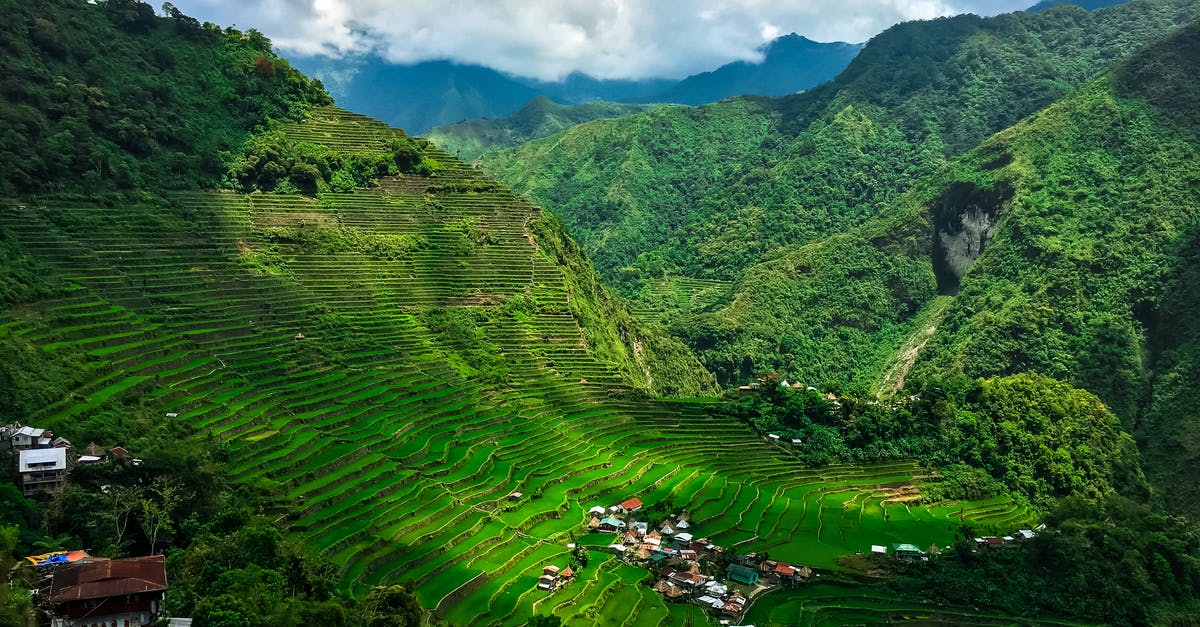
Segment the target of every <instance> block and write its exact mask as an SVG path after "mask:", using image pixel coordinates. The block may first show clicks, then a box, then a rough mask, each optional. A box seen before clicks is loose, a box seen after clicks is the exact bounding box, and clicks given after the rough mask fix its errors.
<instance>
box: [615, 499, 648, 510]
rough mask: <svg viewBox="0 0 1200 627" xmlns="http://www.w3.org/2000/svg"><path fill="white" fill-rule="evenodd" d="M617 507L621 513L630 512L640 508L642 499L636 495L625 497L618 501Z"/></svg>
mask: <svg viewBox="0 0 1200 627" xmlns="http://www.w3.org/2000/svg"><path fill="white" fill-rule="evenodd" d="M617 508H618V511H620V512H622V513H625V514H632V513H633V512H636V511H638V510H639V509H642V500H641V499H639V498H637V497H633V498H630V499H625V500H624V501H621V502H620V503H618V504H617Z"/></svg>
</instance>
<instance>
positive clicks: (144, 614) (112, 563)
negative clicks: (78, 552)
mask: <svg viewBox="0 0 1200 627" xmlns="http://www.w3.org/2000/svg"><path fill="white" fill-rule="evenodd" d="M166 590H167V566H166V561H165V559H164V558H163V556H162V555H151V556H149V557H133V558H129V559H120V560H108V559H98V560H92V561H84V562H79V563H76V564H67V565H64V566H60V567H58V568H56V569H55V571H54V578H53V581H52V583H51V584H50V604H51V605H52V606H53V607H54V614H55V619H54V623H53V624H54V626H55V627H87V626H91V625H151V624H154V623H155V622H156V621H157V620H158V619H159V617H160V616H161V615H162V599H163V594H164V593H165V592H166Z"/></svg>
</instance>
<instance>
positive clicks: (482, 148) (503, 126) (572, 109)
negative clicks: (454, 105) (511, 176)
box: [427, 96, 651, 161]
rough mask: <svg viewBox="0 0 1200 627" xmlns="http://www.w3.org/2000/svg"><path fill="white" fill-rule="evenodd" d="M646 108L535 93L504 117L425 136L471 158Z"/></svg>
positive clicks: (439, 129)
mask: <svg viewBox="0 0 1200 627" xmlns="http://www.w3.org/2000/svg"><path fill="white" fill-rule="evenodd" d="M650 107H651V105H638V104H618V103H615V102H604V101H597V102H585V103H580V104H575V105H560V104H557V103H555V102H554V101H552V100H550V99H549V98H547V97H545V96H538V97H537V98H534V99H532V100H530V101H529V102H527V103H525V106H524V107H521V109H520V110H519V111H517V112H516V113H513V114H512V115H510V116H508V117H505V118H498V119H487V118H484V119H478V120H464V121H462V122H458V123H455V124H448V125H446V126H435V127H434V128H433V129H431V130H430V131H429V133H428V134H427V136H428V137H429V139H430V140H431V141H433V143H435V144H437V145H438V146H439V147H441V148H442V150H445V151H446V152H448V153H450V154H452V155H454V156H456V157H458V158H459V159H462V160H464V161H471V160H474V159H476V158H478V157H479V156H480V155H482V154H483V153H485V152H488V151H490V150H496V149H498V148H510V147H513V146H518V145H520V144H523V143H525V142H527V141H530V140H533V139H538V138H539V137H548V136H550V135H553V134H555V133H558V132H560V131H563V130H566V129H568V128H570V127H572V126H575V125H577V124H583V123H585V122H591V121H592V120H599V119H603V118H618V117H621V116H623V115H629V114H631V113H637V112H640V111H645V110H647V109H649V108H650Z"/></svg>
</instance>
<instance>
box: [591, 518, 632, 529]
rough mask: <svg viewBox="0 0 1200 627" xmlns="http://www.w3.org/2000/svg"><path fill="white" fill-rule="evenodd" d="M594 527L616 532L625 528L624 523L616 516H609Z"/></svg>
mask: <svg viewBox="0 0 1200 627" xmlns="http://www.w3.org/2000/svg"><path fill="white" fill-rule="evenodd" d="M596 528H597V529H598V530H599V531H602V532H604V533H616V532H618V531H620V530H621V529H624V528H625V523H624V522H622V521H621V520H619V519H617V518H613V517H612V516H609V517H607V518H605V519H603V520H601V521H600V524H599V525H598V526H597V527H596Z"/></svg>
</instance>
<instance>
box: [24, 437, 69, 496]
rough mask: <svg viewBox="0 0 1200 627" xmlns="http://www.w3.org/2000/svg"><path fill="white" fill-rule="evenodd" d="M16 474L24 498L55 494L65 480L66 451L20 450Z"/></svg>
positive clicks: (44, 449)
mask: <svg viewBox="0 0 1200 627" xmlns="http://www.w3.org/2000/svg"><path fill="white" fill-rule="evenodd" d="M17 473H18V474H19V476H20V479H21V492H22V493H24V494H25V496H32V495H34V494H37V493H39V492H44V493H48V494H54V493H57V492H58V491H59V490H62V487H63V483H65V482H66V480H67V449H65V448H35V449H26V450H20V451H19V452H18V457H17Z"/></svg>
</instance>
